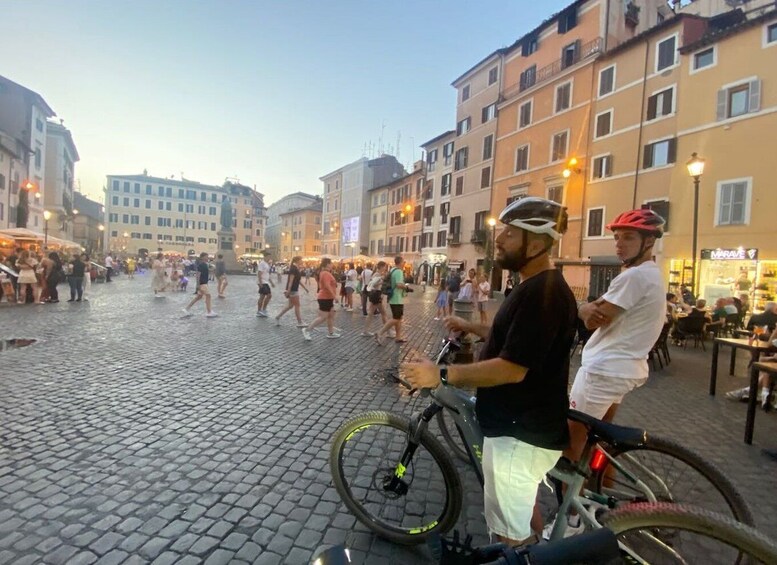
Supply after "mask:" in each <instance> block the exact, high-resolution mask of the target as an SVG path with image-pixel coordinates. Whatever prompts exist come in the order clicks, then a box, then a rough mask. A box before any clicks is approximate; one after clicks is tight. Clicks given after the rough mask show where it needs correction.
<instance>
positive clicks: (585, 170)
mask: <svg viewBox="0 0 777 565" xmlns="http://www.w3.org/2000/svg"><path fill="white" fill-rule="evenodd" d="M607 3H608V5H609V0H608V2H607ZM605 33H606V32H605ZM606 41H607V39H606V38H605V42H606ZM595 69H596V65H595V64H593V65H591V95H590V98H589V100H595V95H596V93H597V92H598V86H599V85H598V82H597V81H596V72H595ZM614 87H615V85H613V88H614ZM592 106H593V103H591V104H589V105H588V136H587V137H586V148H585V149H586V151H585V163H586V165H587V168H585V167H584V168H583V193H582V194H581V195H580V218H581V220H580V239H579V241H580V243H579V245H578V249H577V256H578V257H579V258H580V260H582V259H583V236H584V235H585V234H584V233H583V230H584V229H585V227H586V223H585V222H586V217H585V195H586V191H587V189H588V175H589V174H590V171H591V167H592V166H593V163H592V162H591V142H590V140H591V139H592V136H593V131H592V130H593V128H594V127H595V126H594V123H593V122H594V120H592V119H591V114H593V110H592V109H591V108H592ZM559 249H560V247H559Z"/></svg>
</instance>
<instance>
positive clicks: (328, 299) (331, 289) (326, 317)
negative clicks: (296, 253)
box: [302, 258, 342, 341]
mask: <svg viewBox="0 0 777 565" xmlns="http://www.w3.org/2000/svg"><path fill="white" fill-rule="evenodd" d="M331 269H332V260H331V259H329V258H324V259H322V260H321V272H320V273H319V275H318V294H317V295H316V298H317V299H318V317H317V318H316V319H315V320H313V321H312V322H311V323H310V325H309V326H308V327H307V328H302V336H303V337H304V338H305V339H306V340H307V341H311V340H312V339H313V336H311V335H310V332H311V331H312V330H313V328H315V327H316V326H319V325H321V324H323V323H324V322H326V327H327V329H328V330H329V333H328V334H327V336H326V337H328V338H329V339H337V338H338V337H342V334H339V333H336V332H335V310H334V306H335V298H337V281H336V280H335V278H334V277H333V276H332V273H331V272H330V271H331Z"/></svg>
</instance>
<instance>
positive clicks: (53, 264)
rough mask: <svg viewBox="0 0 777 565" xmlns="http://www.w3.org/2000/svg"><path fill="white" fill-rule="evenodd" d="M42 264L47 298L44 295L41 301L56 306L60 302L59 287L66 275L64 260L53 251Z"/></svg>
mask: <svg viewBox="0 0 777 565" xmlns="http://www.w3.org/2000/svg"><path fill="white" fill-rule="evenodd" d="M40 264H41V267H43V274H42V278H43V284H45V285H46V291H45V297H44V296H43V295H42V296H41V301H42V302H49V303H51V304H56V303H57V302H59V292H58V291H57V285H58V284H59V283H60V282H61V281H62V278H63V275H64V272H63V271H62V260H61V259H60V258H59V255H58V254H57V253H56V252H55V251H52V252H51V253H49V255H48V257H44V259H43V260H42V261H41V262H40Z"/></svg>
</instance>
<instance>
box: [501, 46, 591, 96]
mask: <svg viewBox="0 0 777 565" xmlns="http://www.w3.org/2000/svg"><path fill="white" fill-rule="evenodd" d="M603 47H604V41H603V40H602V38H601V37H597V38H595V39H593V40H591V41H589V42H588V43H584V44H583V45H581V46H580V48H579V49H577V50H575V53H574V55H571V56H569V55H567V56H565V57H562V58H560V59H556V60H555V61H553V62H552V63H551V64H550V65H546V66H544V67H542V68H541V69H538V70H537V72H536V73H535V74H534V75H533V76H529V77H528V78H527V77H525V76H523V75H522V76H523V78H524V80H522V81H519V82H517V83H516V84H514V85H512V86H509V87H507V88H505V90H504V92H503V93H502V100H501V101H502V102H504V101H506V100H510V99H511V98H513V97H515V96H516V95H518V94H519V93H521V92H523V91H524V90H528V89H529V88H532V87H534V86H536V85H538V84H542V83H543V82H547V81H548V80H550V79H552V78H553V77H555V76H556V75H558V74H559V73H561V71H564V70H566V69H568V68H569V67H572V66H574V65H576V64H578V63H580V62H582V61H585V60H586V59H589V58H591V57H593V56H594V55H597V54H598V53H600V52H601V51H602V48H603Z"/></svg>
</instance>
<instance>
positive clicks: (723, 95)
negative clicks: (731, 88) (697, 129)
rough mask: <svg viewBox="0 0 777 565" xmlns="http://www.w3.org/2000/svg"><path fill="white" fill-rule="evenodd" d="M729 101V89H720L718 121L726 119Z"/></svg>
mask: <svg viewBox="0 0 777 565" xmlns="http://www.w3.org/2000/svg"><path fill="white" fill-rule="evenodd" d="M727 102H728V91H727V90H725V89H723V90H718V107H717V121H721V120H725V119H726V114H727V110H728V108H726V105H727Z"/></svg>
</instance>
